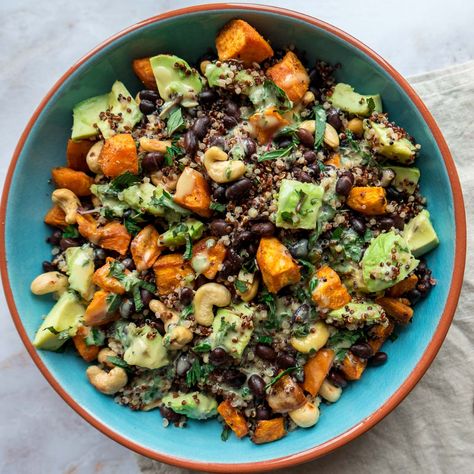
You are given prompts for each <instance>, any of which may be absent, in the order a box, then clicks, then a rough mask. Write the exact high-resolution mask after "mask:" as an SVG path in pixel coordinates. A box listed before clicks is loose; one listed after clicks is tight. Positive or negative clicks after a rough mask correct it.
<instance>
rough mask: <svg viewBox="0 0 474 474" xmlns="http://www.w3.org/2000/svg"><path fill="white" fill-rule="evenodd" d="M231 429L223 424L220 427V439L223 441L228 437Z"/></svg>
mask: <svg viewBox="0 0 474 474" xmlns="http://www.w3.org/2000/svg"><path fill="white" fill-rule="evenodd" d="M230 432H231V429H230V428H229V427H228V426H224V428H222V433H221V440H222V441H224V443H225V442H226V441H227V440H228V439H229V436H230Z"/></svg>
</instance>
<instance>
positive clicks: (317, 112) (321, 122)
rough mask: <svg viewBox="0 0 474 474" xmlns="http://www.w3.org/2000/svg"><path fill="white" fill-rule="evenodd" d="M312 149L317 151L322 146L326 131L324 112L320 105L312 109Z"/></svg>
mask: <svg viewBox="0 0 474 474" xmlns="http://www.w3.org/2000/svg"><path fill="white" fill-rule="evenodd" d="M314 120H315V126H314V149H315V150H318V149H319V148H320V147H321V145H322V144H323V140H324V132H325V130H326V111H325V110H324V108H323V107H322V106H320V105H317V106H316V107H314Z"/></svg>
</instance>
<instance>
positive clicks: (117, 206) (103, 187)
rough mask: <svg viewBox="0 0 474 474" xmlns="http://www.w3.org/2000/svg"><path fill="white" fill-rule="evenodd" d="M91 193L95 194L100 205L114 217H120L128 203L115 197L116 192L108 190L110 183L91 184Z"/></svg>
mask: <svg viewBox="0 0 474 474" xmlns="http://www.w3.org/2000/svg"><path fill="white" fill-rule="evenodd" d="M91 193H92V194H93V195H94V196H96V197H97V198H98V199H99V201H100V202H101V204H102V206H103V207H104V208H105V209H107V211H109V212H110V213H112V214H113V215H114V216H116V217H122V216H123V213H124V212H125V211H126V210H127V209H128V207H129V206H128V205H127V204H126V203H124V202H122V201H120V200H119V199H118V198H117V195H116V193H111V192H110V184H93V185H92V186H91Z"/></svg>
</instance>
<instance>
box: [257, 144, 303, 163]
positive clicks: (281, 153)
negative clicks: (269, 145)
mask: <svg viewBox="0 0 474 474" xmlns="http://www.w3.org/2000/svg"><path fill="white" fill-rule="evenodd" d="M293 148H294V145H293V144H291V145H289V146H287V147H286V148H281V149H280V150H272V151H268V152H267V153H264V154H263V155H261V156H259V158H258V160H257V161H259V162H262V161H268V160H276V159H277V158H284V157H286V156H288V155H289V154H291V152H292V150H293Z"/></svg>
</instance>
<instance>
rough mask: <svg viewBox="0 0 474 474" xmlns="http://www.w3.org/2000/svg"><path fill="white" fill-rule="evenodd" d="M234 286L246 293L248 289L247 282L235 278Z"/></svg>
mask: <svg viewBox="0 0 474 474" xmlns="http://www.w3.org/2000/svg"><path fill="white" fill-rule="evenodd" d="M234 286H235V289H236V290H237V291H240V293H245V292H246V291H247V290H248V287H247V283H246V282H245V281H242V280H238V279H237V280H235V281H234Z"/></svg>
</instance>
